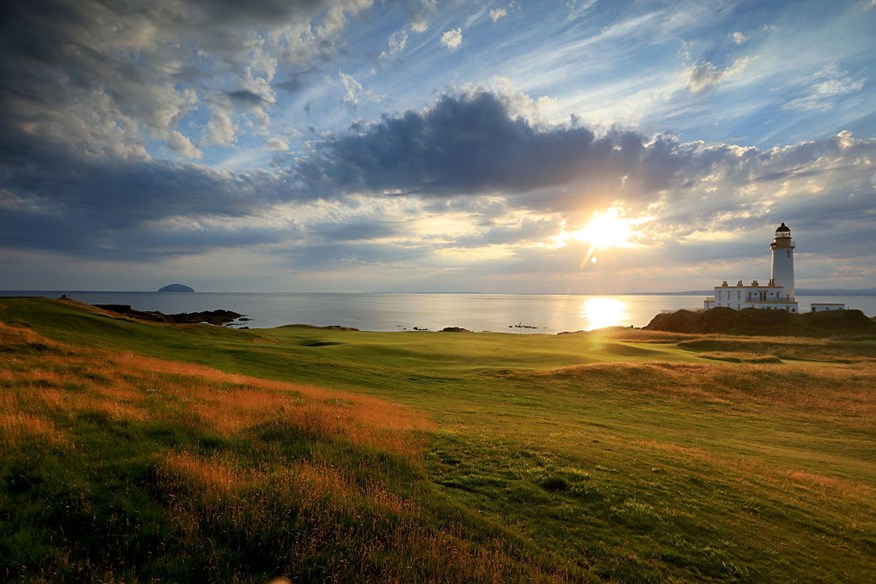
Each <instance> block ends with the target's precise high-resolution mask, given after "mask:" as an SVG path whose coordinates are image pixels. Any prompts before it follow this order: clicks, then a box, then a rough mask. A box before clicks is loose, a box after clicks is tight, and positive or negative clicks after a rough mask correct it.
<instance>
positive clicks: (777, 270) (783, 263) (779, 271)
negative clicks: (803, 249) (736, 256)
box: [770, 223, 797, 300]
mask: <svg viewBox="0 0 876 584" xmlns="http://www.w3.org/2000/svg"><path fill="white" fill-rule="evenodd" d="M770 249H772V250H773V266H772V271H771V275H770V279H771V281H772V283H773V284H774V285H776V286H782V287H783V288H784V290H783V293H784V295H785V299H786V300H794V297H795V296H796V295H797V293H796V291H795V290H794V240H792V239H791V229H790V228H789V227H788V226H787V225H785V224H784V223H782V224H781V225H779V227H778V228H777V229H776V237H775V239H774V240H773V242H772V243H771V244H770Z"/></svg>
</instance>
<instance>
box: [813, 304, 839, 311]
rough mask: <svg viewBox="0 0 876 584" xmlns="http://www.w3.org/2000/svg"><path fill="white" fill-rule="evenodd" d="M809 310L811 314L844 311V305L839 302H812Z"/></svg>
mask: <svg viewBox="0 0 876 584" xmlns="http://www.w3.org/2000/svg"><path fill="white" fill-rule="evenodd" d="M810 308H811V309H812V312H827V311H829V310H845V309H846V305H845V304H843V303H841V302H813V303H812V304H811V305H810Z"/></svg>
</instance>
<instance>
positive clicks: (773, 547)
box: [0, 298, 876, 582]
mask: <svg viewBox="0 0 876 584" xmlns="http://www.w3.org/2000/svg"><path fill="white" fill-rule="evenodd" d="M710 312H713V311H710ZM743 312H744V311H743ZM715 314H717V313H715ZM800 316H805V315H800ZM676 318H677V319H678V320H679V322H682V323H683V326H685V327H688V328H691V327H693V326H694V325H696V323H695V322H694V319H693V318H692V317H688V316H686V315H682V316H679V317H676ZM758 318H760V317H758ZM819 318H836V319H840V321H842V320H843V319H848V320H847V322H846V324H847V325H848V323H854V322H859V321H860V319H859V318H858V317H856V316H848V315H846V316H842V315H840V316H834V317H819ZM661 320H664V321H667V322H668V321H669V320H672V319H670V318H669V317H668V316H667V317H664V318H663V319H661ZM866 320H867V321H868V322H872V321H871V319H866ZM655 321H657V322H656V323H655V322H654V321H652V325H654V326H651V325H649V327H648V328H647V329H632V328H610V329H603V330H598V331H593V332H587V333H574V334H566V335H540V334H533V335H516V334H508V333H476V334H446V333H444V334H442V333H441V332H423V331H417V332H416V333H415V332H393V333H375V332H367V331H355V330H344V329H342V328H316V327H307V326H287V327H280V328H276V329H253V330H236V329H231V328H227V327H216V326H192V325H186V324H175V323H173V322H167V321H163V320H161V319H150V320H143V319H142V318H141V317H140V316H139V315H137V314H121V313H118V312H112V311H107V310H102V309H99V308H96V307H91V306H88V305H84V304H80V303H76V302H72V301H57V300H48V299H41V298H3V299H0V379H2V385H0V400H2V402H0V403H2V408H0V445H2V448H0V510H2V513H0V579H3V580H4V581H11V582H25V581H34V580H37V581H64V580H74V579H76V580H89V581H95V580H106V581H133V580H137V581H151V580H164V581H192V580H205V579H206V580H211V581H231V580H238V581H246V582H264V581H268V580H270V579H273V578H287V579H289V580H291V581H299V580H302V581H305V580H306V581H311V580H318V581H325V580H336V581H351V582H377V581H446V582H454V581H456V582H463V581H464V582H472V581H485V582H486V581H492V582H495V581H521V580H526V581H672V580H674V581H703V580H711V581H714V580H727V581H739V580H742V581H776V580H779V581H815V582H819V581H821V582H832V581H860V582H865V581H872V580H873V579H874V576H876V573H874V564H873V561H872V560H873V552H874V547H873V546H874V541H876V334H874V333H873V332H872V330H869V329H867V325H861V327H862V328H860V329H854V327H856V326H858V325H856V324H854V325H848V327H846V328H844V329H843V330H842V331H839V328H836V329H835V334H834V333H824V334H818V335H810V336H804V335H803V334H797V333H795V332H794V330H793V329H791V328H786V330H785V332H784V334H782V335H780V336H769V335H766V334H762V333H757V334H755V333H754V332H752V330H751V329H746V328H745V327H742V328H739V329H738V330H729V329H728V330H725V331H723V332H716V331H711V332H708V333H701V332H692V331H689V330H687V331H684V330H683V331H678V330H657V329H658V328H664V329H665V328H667V326H668V325H667V322H663V323H662V324H661V323H660V322H659V321H658V319H655ZM691 323H694V324H691ZM670 324H671V323H670ZM737 324H738V323H737ZM823 324H824V323H823V322H820V324H818V325H813V326H816V328H818V327H821V328H822V329H823V328H824V326H823ZM673 326H676V325H673ZM678 326H681V325H678ZM678 326H676V328H678ZM696 326H700V325H696ZM710 326H711V325H710ZM734 326H735V325H734ZM746 326H748V325H746ZM852 329H854V330H852ZM837 331H839V332H837ZM730 332H733V333H736V334H728V333H730Z"/></svg>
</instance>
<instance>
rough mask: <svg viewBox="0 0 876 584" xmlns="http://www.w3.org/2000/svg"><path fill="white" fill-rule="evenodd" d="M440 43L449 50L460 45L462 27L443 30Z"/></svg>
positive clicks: (455, 48) (453, 49)
mask: <svg viewBox="0 0 876 584" xmlns="http://www.w3.org/2000/svg"><path fill="white" fill-rule="evenodd" d="M441 44H442V45H443V46H445V47H446V48H448V49H450V50H451V51H455V50H457V49H458V48H459V47H461V46H462V29H461V28H454V29H451V30H448V31H445V32H444V34H442V35H441Z"/></svg>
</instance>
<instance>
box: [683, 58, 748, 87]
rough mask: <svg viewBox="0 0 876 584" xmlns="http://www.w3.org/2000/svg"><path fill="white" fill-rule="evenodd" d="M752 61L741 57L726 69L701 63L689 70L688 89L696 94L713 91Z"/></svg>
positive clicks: (712, 64) (706, 62)
mask: <svg viewBox="0 0 876 584" xmlns="http://www.w3.org/2000/svg"><path fill="white" fill-rule="evenodd" d="M750 61H751V59H750V58H748V57H741V58H738V59H736V60H735V61H733V62H732V63H731V64H730V65H729V66H727V67H724V68H720V67H718V66H716V65H715V64H714V63H711V62H709V61H699V62H697V63H695V64H693V65H691V66H690V67H688V69H687V87H688V89H690V90H691V91H692V92H694V93H700V92H703V91H706V90H708V89H713V88H715V87H717V86H718V85H719V84H720V83H721V81H723V80H724V79H726V78H727V77H729V76H731V75H735V74H737V73H740V72H741V71H742V70H743V69H745V67H746V66H747V65H748V63H749V62H750Z"/></svg>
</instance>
